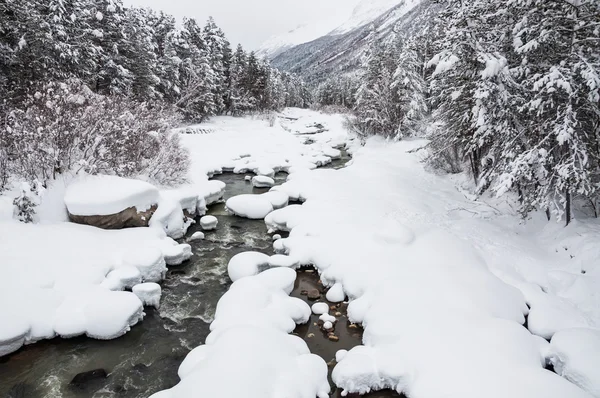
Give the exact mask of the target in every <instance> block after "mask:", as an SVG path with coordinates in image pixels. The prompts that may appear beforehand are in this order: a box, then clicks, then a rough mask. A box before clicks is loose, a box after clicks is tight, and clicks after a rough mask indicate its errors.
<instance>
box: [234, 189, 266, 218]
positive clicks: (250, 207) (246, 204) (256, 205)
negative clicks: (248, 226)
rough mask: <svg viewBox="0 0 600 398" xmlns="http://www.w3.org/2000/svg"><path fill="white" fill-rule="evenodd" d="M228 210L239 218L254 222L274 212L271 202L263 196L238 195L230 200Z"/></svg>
mask: <svg viewBox="0 0 600 398" xmlns="http://www.w3.org/2000/svg"><path fill="white" fill-rule="evenodd" d="M226 207H227V210H229V211H230V212H231V213H233V214H235V215H236V216H239V217H245V218H249V219H252V220H259V219H262V218H265V216H266V215H267V214H269V213H270V212H272V211H273V205H272V204H271V202H270V201H269V200H268V199H267V198H266V197H264V196H262V195H238V196H234V197H232V198H229V199H228V200H227V203H226Z"/></svg>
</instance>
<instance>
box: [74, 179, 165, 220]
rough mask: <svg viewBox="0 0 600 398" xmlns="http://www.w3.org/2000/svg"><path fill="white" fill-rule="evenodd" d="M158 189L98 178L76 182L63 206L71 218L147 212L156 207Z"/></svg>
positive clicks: (145, 183)
mask: <svg viewBox="0 0 600 398" xmlns="http://www.w3.org/2000/svg"><path fill="white" fill-rule="evenodd" d="M158 199H159V193H158V189H157V188H156V187H155V186H153V185H152V184H149V183H147V182H144V181H140V180H133V179H127V178H121V177H116V176H107V175H97V176H84V177H80V178H77V179H75V180H74V181H73V182H71V184H70V185H69V186H68V187H67V190H66V193H65V198H64V200H65V204H66V205H67V209H68V210H69V212H70V213H71V214H74V215H78V216H94V215H99V216H106V215H111V214H117V213H120V212H121V211H123V210H125V209H128V208H130V207H135V208H136V209H137V210H138V211H146V210H148V209H150V207H152V206H153V205H156V204H157V203H158Z"/></svg>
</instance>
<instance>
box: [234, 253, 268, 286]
mask: <svg viewBox="0 0 600 398" xmlns="http://www.w3.org/2000/svg"><path fill="white" fill-rule="evenodd" d="M269 260H270V258H269V256H267V255H266V254H264V253H259V252H243V253H239V254H236V255H235V256H233V257H232V258H231V260H229V264H228V265H227V273H228V274H229V279H231V280H232V281H233V282H235V281H237V280H238V279H241V278H244V277H247V276H252V275H256V274H258V273H259V272H260V268H261V267H264V266H266V265H268V264H269Z"/></svg>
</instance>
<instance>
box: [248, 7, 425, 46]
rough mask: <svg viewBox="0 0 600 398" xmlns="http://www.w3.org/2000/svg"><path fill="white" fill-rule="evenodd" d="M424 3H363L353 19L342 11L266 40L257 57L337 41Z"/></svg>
mask: <svg viewBox="0 0 600 398" xmlns="http://www.w3.org/2000/svg"><path fill="white" fill-rule="evenodd" d="M420 1H421V0H405V1H403V0H362V1H360V2H359V3H358V5H357V6H356V7H354V9H353V10H352V13H351V14H350V15H347V14H346V13H345V12H343V11H341V12H339V13H336V14H333V15H327V18H326V19H324V20H320V21H317V22H313V23H310V24H305V25H301V26H298V27H297V28H296V29H293V30H291V31H289V32H287V33H285V34H283V35H276V36H273V37H271V38H270V39H269V40H267V41H266V42H265V43H264V44H263V45H262V46H261V47H260V49H259V50H258V52H257V53H258V54H259V55H261V56H264V57H268V58H275V57H277V56H278V55H280V54H282V53H284V52H285V51H287V50H289V49H291V48H294V47H295V46H298V45H301V44H305V43H310V42H312V41H314V40H316V39H318V38H321V37H325V36H326V37H336V36H339V35H343V34H346V33H349V32H352V31H354V30H356V29H358V28H361V27H364V26H366V25H368V24H370V23H372V22H373V21H375V20H376V19H378V18H379V17H381V16H382V14H384V13H385V12H386V11H389V10H390V9H391V8H393V7H395V6H400V7H402V9H403V10H404V12H403V13H404V14H406V12H408V11H410V9H412V8H413V7H414V6H415V5H416V4H418V3H419V2H420Z"/></svg>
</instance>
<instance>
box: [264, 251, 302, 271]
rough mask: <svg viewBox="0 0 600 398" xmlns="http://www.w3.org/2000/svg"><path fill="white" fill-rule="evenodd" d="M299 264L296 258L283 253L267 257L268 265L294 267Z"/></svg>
mask: <svg viewBox="0 0 600 398" xmlns="http://www.w3.org/2000/svg"><path fill="white" fill-rule="evenodd" d="M299 265H300V264H299V262H298V260H297V259H295V258H293V257H290V256H286V255H283V254H275V255H273V256H271V257H269V266H270V267H286V268H293V269H295V268H297V267H298V266H299Z"/></svg>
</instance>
